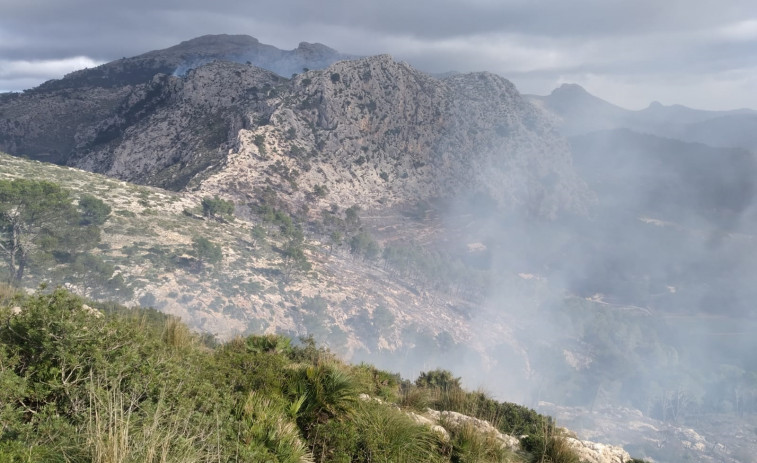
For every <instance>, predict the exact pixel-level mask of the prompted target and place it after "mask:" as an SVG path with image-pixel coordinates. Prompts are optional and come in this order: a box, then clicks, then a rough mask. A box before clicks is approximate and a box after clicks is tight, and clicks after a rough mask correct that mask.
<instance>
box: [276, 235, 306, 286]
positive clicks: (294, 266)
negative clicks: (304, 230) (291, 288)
mask: <svg viewBox="0 0 757 463" xmlns="http://www.w3.org/2000/svg"><path fill="white" fill-rule="evenodd" d="M281 254H282V257H283V259H282V263H281V272H282V274H283V275H284V279H285V280H286V281H290V280H291V279H292V278H293V277H294V276H296V275H299V274H301V273H305V272H308V271H310V269H311V268H312V265H311V264H310V262H309V261H308V258H307V256H306V255H305V249H304V247H303V246H302V243H301V242H300V241H298V240H294V239H293V240H289V241H288V242H287V244H286V245H285V246H284V249H282V252H281Z"/></svg>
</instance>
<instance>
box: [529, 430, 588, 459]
mask: <svg viewBox="0 0 757 463" xmlns="http://www.w3.org/2000/svg"><path fill="white" fill-rule="evenodd" d="M521 447H522V448H523V450H525V451H527V452H529V453H530V454H531V456H530V460H529V462H530V463H580V459H579V457H578V454H577V453H576V452H575V450H573V448H572V447H571V446H570V444H568V442H567V441H566V440H565V437H564V436H561V435H559V434H558V433H557V432H556V431H555V429H554V428H551V427H550V428H549V429H546V430H545V431H544V432H543V433H541V434H531V435H528V436H526V437H524V438H523V439H521Z"/></svg>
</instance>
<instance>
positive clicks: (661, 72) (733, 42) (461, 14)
mask: <svg viewBox="0 0 757 463" xmlns="http://www.w3.org/2000/svg"><path fill="white" fill-rule="evenodd" d="M0 11H2V15H0V89H6V90H19V89H20V87H18V86H16V85H17V84H18V83H20V82H31V81H33V79H32V75H33V74H34V73H32V74H30V75H27V76H19V75H15V74H14V75H13V79H11V78H10V77H7V76H8V75H9V74H10V73H11V72H10V71H8V69H9V68H11V67H13V68H15V69H19V66H18V62H23V63H30V66H33V65H34V64H35V63H37V64H38V67H39V69H49V68H50V65H49V63H48V61H53V62H58V63H60V62H62V60H72V59H73V58H75V57H86V58H89V59H91V60H93V62H104V61H109V60H113V59H117V58H120V57H122V56H133V55H136V54H139V53H143V52H146V51H149V50H154V49H159V48H164V47H168V46H171V45H174V44H176V43H178V42H180V41H183V40H187V39H189V38H192V37H196V36H199V35H203V34H214V33H231V34H236V33H241V34H249V35H252V36H254V37H257V38H258V39H260V40H261V41H262V42H264V43H270V44H272V45H275V46H277V47H280V48H294V47H295V46H296V45H297V43H298V42H300V41H309V42H321V43H325V44H327V45H329V46H331V47H334V48H336V49H338V50H340V51H343V52H346V53H353V54H374V53H390V54H392V55H394V56H395V57H397V58H398V59H404V60H407V61H409V62H411V63H412V64H414V65H416V66H418V67H421V68H423V69H426V70H429V71H435V72H442V71H447V70H451V69H455V70H459V71H471V70H490V71H493V72H497V73H500V74H503V75H505V76H506V77H511V78H512V76H515V75H526V74H528V73H542V74H543V75H545V76H548V77H547V78H545V79H542V80H538V81H528V80H525V81H521V82H519V81H516V84H517V85H518V86H519V87H521V88H522V89H524V90H525V91H540V92H542V93H544V92H546V91H549V90H550V89H551V87H553V86H555V85H557V84H559V83H561V82H563V81H569V80H570V81H576V82H578V83H580V84H583V85H585V86H590V85H595V88H591V87H589V90H590V91H593V92H595V93H599V92H601V91H604V92H605V94H604V95H602V94H600V96H605V97H607V95H608V94H611V95H613V94H614V95H619V96H616V98H615V100H616V101H618V102H620V103H625V104H633V100H634V99H633V98H631V99H629V98H623V95H624V94H625V92H621V91H620V88H621V87H622V85H625V83H626V82H629V81H631V80H637V85H642V87H643V88H641V87H640V92H641V93H640V94H641V95H647V96H646V99H645V100H644V103H647V102H648V101H649V100H650V99H661V98H660V97H659V95H657V93H663V92H664V91H665V90H666V89H668V88H669V87H671V84H670V82H673V81H675V80H676V76H678V75H683V74H684V73H697V74H701V77H702V78H703V81H709V82H710V83H712V82H717V83H723V82H728V83H729V85H733V84H734V82H735V83H736V84H738V85H737V87H736V88H734V91H733V92H734V93H743V94H747V92H749V91H751V90H754V89H755V83H754V82H753V81H752V80H751V79H745V78H744V77H743V76H746V75H747V74H748V72H747V71H749V68H750V67H751V66H752V63H754V60H753V58H754V55H755V51H754V50H756V49H757V46H755V44H757V7H756V6H755V4H754V2H751V1H727V2H723V1H714V0H699V1H693V2H692V1H681V0H670V1H665V2H660V1H659V0H637V1H619V0H577V1H570V2H566V1H564V0H536V1H533V0H531V1H526V0H509V1H501V0H468V1H462V0H440V1H434V2H430V1H407V0H388V1H384V2H377V1H374V0H372V1H365V0H362V1H361V0H354V1H345V0H326V1H318V2H314V1H312V0H292V1H280V0H279V1H274V0H262V1H250V2H238V1H231V0H217V1H213V2H207V1H198V0H195V1H162V2H155V1H146V0H135V1H131V2H113V1H95V0H70V1H65V2H60V1H53V0H37V1H34V0H30V1H26V2H21V1H19V0H0ZM21 67H23V66H21ZM26 68H29V66H26ZM69 70H73V69H69ZM740 70H741V71H742V72H743V74H742V75H740V76H739V77H738V78H734V77H733V73H734V72H738V71H740ZM723 73H727V75H722V74H723ZM639 75H646V76H647V78H646V79H641V80H640V81H638V79H636V78H634V77H633V76H639ZM46 77H47V78H53V77H60V75H58V74H48V75H46ZM41 80H44V79H41ZM12 82H15V84H12ZM598 82H599V84H598ZM613 82H616V84H614V85H615V86H616V88H615V90H614V91H613V90H611V87H613ZM698 94H699V97H697V98H695V97H694V96H692V98H690V99H689V100H688V101H680V102H682V103H686V104H700V105H702V104H706V103H707V102H706V100H705V99H703V97H702V96H701V95H706V94H707V92H706V91H700V92H698ZM752 94H757V92H752ZM721 103H722V101H721ZM637 106H638V104H637ZM753 106H757V101H755V102H754V104H753Z"/></svg>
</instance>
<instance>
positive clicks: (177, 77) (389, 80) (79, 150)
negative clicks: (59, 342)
mask: <svg viewBox="0 0 757 463" xmlns="http://www.w3.org/2000/svg"><path fill="white" fill-rule="evenodd" d="M340 57H343V56H342V55H339V54H338V53H337V52H335V51H334V50H331V49H329V48H328V47H325V46H323V45H320V44H306V43H303V44H300V46H299V47H298V48H297V49H295V50H293V51H291V52H285V51H281V50H278V49H275V47H271V46H268V45H263V44H260V43H259V42H257V40H256V39H253V38H251V37H245V36H206V37H201V38H198V39H194V40H191V41H188V42H184V43H182V44H180V45H177V46H176V47H172V48H169V49H166V50H160V51H155V52H150V53H146V54H144V55H141V56H138V57H135V58H129V59H124V60H118V61H114V62H112V63H108V64H106V65H103V66H100V67H98V68H96V69H93V70H83V71H77V72H76V73H72V74H71V75H69V76H67V77H66V78H64V79H61V80H59V81H51V82H48V83H46V84H43V85H42V86H40V87H38V88H37V89H34V90H32V91H29V92H26V93H24V94H21V95H3V96H2V98H0V150H5V151H8V152H10V153H11V154H15V155H24V156H28V157H31V158H34V159H40V160H46V161H52V162H55V163H59V164H66V165H71V166H75V167H79V168H83V169H86V170H90V171H94V172H99V173H105V174H107V175H110V176H114V177H117V178H120V179H123V180H128V181H131V182H136V183H143V184H149V185H154V186H160V187H164V188H169V189H174V190H179V189H185V188H195V187H198V186H201V188H202V189H203V190H206V191H208V192H212V193H220V194H225V195H227V196H229V197H232V198H235V199H245V198H249V197H250V195H251V194H252V193H251V192H252V191H253V189H254V188H273V189H274V190H275V191H276V192H277V194H279V195H280V196H282V197H283V198H284V200H285V201H288V202H289V203H290V204H291V205H292V206H293V207H299V206H301V205H303V204H306V203H310V204H311V205H312V204H315V205H319V204H320V203H323V205H326V204H331V203H338V204H340V205H345V206H350V205H352V204H360V205H361V206H364V207H382V206H391V205H397V204H414V203H416V202H417V201H419V200H428V199H432V198H443V197H449V196H452V195H458V194H479V195H483V196H484V197H487V198H488V199H489V200H493V201H494V202H496V203H497V204H499V205H500V206H501V207H503V208H506V209H522V210H525V211H527V212H528V213H529V214H531V215H534V216H540V217H554V216H556V215H557V214H559V213H561V212H565V211H569V212H578V213H580V212H582V211H583V210H584V209H585V208H586V207H587V204H589V203H590V202H591V195H590V194H589V193H588V189H587V188H586V186H585V184H584V183H583V182H582V181H581V180H580V179H579V178H578V176H577V175H576V174H575V172H574V170H573V168H572V164H571V158H570V154H569V150H568V146H567V144H566V143H565V141H564V140H563V139H562V138H561V137H560V136H559V135H558V134H557V133H556V131H555V130H554V129H553V127H552V125H551V124H550V122H549V121H548V119H547V118H545V117H544V116H543V112H542V111H540V110H538V109H536V108H535V107H534V106H532V105H531V104H530V103H528V102H527V101H526V100H524V99H523V98H522V97H521V95H520V94H519V93H518V92H517V90H516V89H515V87H514V86H513V85H512V84H511V83H510V82H508V81H507V80H505V79H503V78H501V77H499V76H496V75H493V74H488V73H476V74H464V75H454V76H451V77H447V78H446V79H444V80H439V79H436V78H433V77H431V76H429V75H426V74H424V73H422V72H419V71H417V70H415V69H413V68H412V67H410V66H409V65H407V64H405V63H399V62H396V61H394V60H393V59H392V58H391V57H390V56H387V55H381V56H375V57H370V58H362V59H357V60H347V61H339V62H336V63H334V64H331V65H330V66H329V67H328V68H326V69H321V70H311V71H307V72H304V73H301V74H298V75H296V76H293V77H292V78H291V79H285V78H282V77H280V76H279V75H276V74H275V73H274V72H271V71H266V70H264V69H262V68H267V69H271V70H273V71H276V72H278V73H279V74H284V73H285V71H290V70H293V69H295V68H296V69H297V71H295V72H298V71H301V70H303V68H308V67H309V66H308V65H310V68H311V69H316V68H317V67H322V66H326V65H329V64H330V63H332V62H333V61H334V60H335V59H337V58H340ZM248 63H254V64H255V65H252V64H248ZM148 76H149V78H148ZM313 191H319V192H320V194H318V195H313ZM326 191H327V192H328V194H323V193H324V192H326Z"/></svg>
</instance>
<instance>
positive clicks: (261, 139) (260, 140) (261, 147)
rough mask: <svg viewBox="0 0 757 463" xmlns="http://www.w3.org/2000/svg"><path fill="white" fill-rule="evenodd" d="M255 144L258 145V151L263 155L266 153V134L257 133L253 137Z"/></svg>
mask: <svg viewBox="0 0 757 463" xmlns="http://www.w3.org/2000/svg"><path fill="white" fill-rule="evenodd" d="M252 142H253V144H255V146H257V147H258V152H259V153H260V154H262V155H265V154H266V149H265V135H255V138H254V139H253V141H252Z"/></svg>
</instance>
